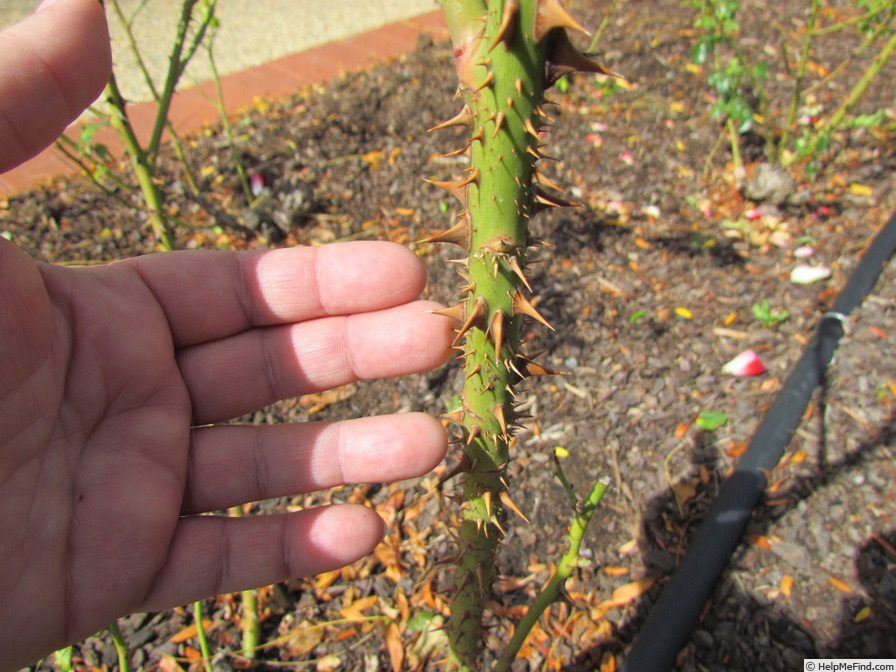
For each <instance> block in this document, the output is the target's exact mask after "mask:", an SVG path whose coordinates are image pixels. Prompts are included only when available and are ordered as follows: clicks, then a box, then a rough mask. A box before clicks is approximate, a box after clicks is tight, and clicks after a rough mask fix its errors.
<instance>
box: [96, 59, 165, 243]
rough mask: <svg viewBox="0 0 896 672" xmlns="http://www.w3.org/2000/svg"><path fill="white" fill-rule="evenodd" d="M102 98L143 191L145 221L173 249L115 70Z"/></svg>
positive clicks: (160, 196) (149, 164)
mask: <svg viewBox="0 0 896 672" xmlns="http://www.w3.org/2000/svg"><path fill="white" fill-rule="evenodd" d="M106 99H107V100H108V101H109V106H110V113H109V123H110V124H111V125H112V128H113V129H115V130H116V131H117V132H118V134H119V136H121V139H122V142H124V147H125V151H127V153H128V158H129V159H130V161H131V168H132V169H133V171H134V174H135V175H136V176H137V182H138V184H139V185H140V190H141V191H142V192H143V200H144V202H145V204H146V209H147V214H148V215H149V224H150V226H151V227H152V230H153V233H154V234H155V236H156V240H158V242H159V246H160V247H161V248H162V249H163V250H173V249H174V246H175V243H174V234H173V233H172V231H171V226H170V224H169V222H168V218H167V216H166V214H165V210H164V207H163V204H162V194H161V192H160V191H159V188H158V186H157V185H156V183H155V181H154V179H153V178H154V176H155V173H154V170H153V167H152V165H151V163H150V161H149V158H148V156H147V154H146V152H145V151H144V150H143V148H142V147H141V146H140V141H139V140H137V136H136V134H135V133H134V128H133V126H131V122H130V120H129V119H128V113H127V108H126V106H125V102H124V99H123V98H122V97H121V92H120V91H119V90H118V82H117V80H116V78H115V73H114V72H113V73H112V75H111V76H110V77H109V83H108V84H107V85H106Z"/></svg>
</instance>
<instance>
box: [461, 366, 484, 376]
mask: <svg viewBox="0 0 896 672" xmlns="http://www.w3.org/2000/svg"><path fill="white" fill-rule="evenodd" d="M480 371H482V365H481V364H478V363H477V364H474V365H473V368H472V370H471V371H470V373H468V374H467V375H466V376H465V377H464V380H470V378H472V377H473V376H475V375H476V374H477V373H479V372H480Z"/></svg>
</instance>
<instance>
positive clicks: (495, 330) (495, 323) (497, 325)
mask: <svg viewBox="0 0 896 672" xmlns="http://www.w3.org/2000/svg"><path fill="white" fill-rule="evenodd" d="M506 318H507V314H506V313H505V312H504V311H503V310H501V309H498V310H496V311H495V314H494V315H492V323H491V326H490V327H489V334H491V337H492V341H494V343H495V359H496V360H498V361H500V359H501V347H502V346H503V345H504V320H505V319H506Z"/></svg>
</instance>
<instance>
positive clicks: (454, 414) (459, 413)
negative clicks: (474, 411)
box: [442, 408, 466, 425]
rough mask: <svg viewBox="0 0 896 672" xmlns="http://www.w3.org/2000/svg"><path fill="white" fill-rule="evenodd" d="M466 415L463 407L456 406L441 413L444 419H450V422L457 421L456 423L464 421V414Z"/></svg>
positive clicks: (460, 423)
mask: <svg viewBox="0 0 896 672" xmlns="http://www.w3.org/2000/svg"><path fill="white" fill-rule="evenodd" d="M465 415H466V411H464V409H463V408H457V409H455V410H453V411H451V412H450V413H442V417H443V418H445V419H446V420H450V421H451V422H454V423H457V424H458V425H462V424H463V423H464V416H465Z"/></svg>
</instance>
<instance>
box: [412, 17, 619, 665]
mask: <svg viewBox="0 0 896 672" xmlns="http://www.w3.org/2000/svg"><path fill="white" fill-rule="evenodd" d="M441 5H442V8H443V9H444V11H445V15H446V19H447V23H448V28H449V32H450V34H451V41H452V44H453V48H454V58H455V69H456V71H457V76H458V79H459V81H460V91H461V95H462V98H463V102H464V107H463V109H462V110H461V112H460V113H459V114H457V115H456V116H455V117H453V118H452V119H450V120H449V121H447V122H445V123H443V124H439V125H438V126H437V127H436V128H443V127H446V126H465V127H467V128H468V129H469V132H470V135H469V137H468V138H467V140H466V144H465V146H464V147H463V148H461V150H459V151H458V152H457V153H463V152H466V153H467V154H468V155H469V157H470V166H469V168H467V170H466V171H465V174H464V175H463V176H461V177H459V178H458V179H455V180H450V181H446V182H440V181H434V182H433V184H436V185H437V186H439V187H442V188H443V189H445V190H447V191H448V192H449V193H451V194H452V195H454V196H456V197H457V199H458V200H459V201H460V203H461V206H462V209H463V211H462V213H461V215H460V219H459V221H458V222H457V223H456V224H455V225H454V226H452V227H450V228H448V229H446V230H445V231H442V232H440V233H438V234H436V235H434V236H431V237H430V238H428V239H427V240H429V241H442V242H451V243H455V244H457V245H460V246H461V247H463V248H464V249H465V250H466V251H467V252H468V253H469V257H468V259H467V265H466V269H465V272H464V276H465V279H466V285H465V286H464V288H463V290H462V294H463V296H464V299H463V301H462V303H461V304H459V305H458V306H455V307H453V308H448V309H445V310H443V311H439V312H441V313H442V314H445V315H450V316H453V317H455V318H457V319H458V320H459V322H461V323H462V326H461V327H460V329H459V330H458V335H457V339H456V342H455V345H456V346H457V347H458V349H460V350H462V353H463V354H462V359H463V360H464V377H465V381H466V382H465V384H464V390H463V393H462V395H461V405H460V407H459V408H457V409H455V410H454V411H453V412H452V413H451V414H450V417H451V419H452V420H453V421H455V422H456V423H457V424H458V425H459V426H460V428H461V442H462V443H463V456H462V459H461V466H460V471H462V472H463V473H464V482H463V504H462V507H461V512H460V517H461V520H460V524H459V526H458V527H457V536H458V544H459V547H460V553H459V556H458V561H457V575H456V578H455V588H454V597H453V600H452V606H451V618H450V620H449V626H448V638H449V644H450V647H451V651H452V656H453V660H454V662H455V664H456V665H457V666H458V667H459V668H460V669H463V670H476V669H479V666H480V664H481V660H480V659H481V653H482V629H483V628H482V619H483V613H484V606H485V604H486V602H487V601H488V600H489V599H491V589H492V583H493V580H494V575H495V554H496V551H497V548H498V545H499V542H500V540H501V538H502V537H503V535H504V531H503V528H502V519H503V515H504V512H505V510H508V509H509V510H511V511H518V509H517V507H516V505H515V504H513V501H512V499H511V498H510V495H509V494H508V492H507V490H508V484H507V481H506V480H505V478H506V476H505V472H506V469H507V464H508V461H509V457H510V455H509V442H510V438H511V435H512V433H513V430H514V422H515V420H516V416H515V413H514V391H513V387H514V385H516V384H517V383H518V382H519V381H520V380H521V379H522V378H524V377H526V376H529V375H536V374H540V373H552V372H551V371H549V370H548V369H547V368H545V367H542V366H539V365H537V364H535V363H534V362H531V361H530V360H529V359H528V358H526V357H525V356H524V355H523V354H522V353H521V352H520V335H521V329H522V321H523V318H524V316H529V317H530V318H533V319H535V320H537V321H539V322H542V323H543V324H545V325H547V321H546V320H545V319H544V318H543V317H542V316H541V315H540V314H539V312H538V311H537V310H536V309H535V308H534V307H533V304H532V301H530V299H529V298H527V293H528V292H530V291H531V287H530V285H529V280H528V278H527V277H526V275H525V268H526V264H527V257H528V248H529V247H530V246H532V244H533V240H532V238H531V237H530V235H529V230H528V225H529V220H530V219H531V218H532V217H533V216H535V215H536V214H537V213H538V212H540V211H542V210H544V209H547V208H551V207H558V206H562V205H572V204H571V203H569V202H568V201H566V200H564V199H563V198H562V197H560V196H559V195H558V194H557V193H556V192H557V189H558V188H557V187H555V185H554V184H553V183H552V182H551V180H550V179H548V178H547V177H546V176H545V175H544V174H543V173H542V172H541V171H540V170H539V169H538V168H537V167H536V163H537V161H538V160H539V159H541V158H543V157H544V156H545V155H544V153H543V151H542V149H543V146H542V144H541V141H542V132H541V131H542V130H543V126H544V124H545V120H546V119H547V115H546V114H545V112H544V111H543V110H542V109H541V105H542V103H543V101H544V91H545V88H546V87H548V86H550V85H551V84H552V83H553V82H554V81H556V79H557V78H559V77H561V76H563V75H565V74H568V73H571V72H574V71H585V72H593V73H599V74H610V73H608V71H606V70H605V69H604V68H602V67H601V66H599V65H598V64H597V63H594V62H593V61H591V60H590V59H588V58H586V57H585V56H583V55H582V54H581V53H579V52H578V51H577V50H576V49H575V48H574V47H573V45H572V43H571V42H570V40H569V37H568V35H567V34H566V30H565V29H566V28H571V29H574V30H583V29H582V28H581V26H579V24H578V23H576V21H575V20H574V19H573V18H572V17H571V16H570V15H569V14H568V13H567V12H566V10H565V9H564V8H563V7H562V5H561V4H560V2H559V0H488V2H486V1H485V0H441ZM548 326H550V325H548ZM461 342H462V345H461Z"/></svg>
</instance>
